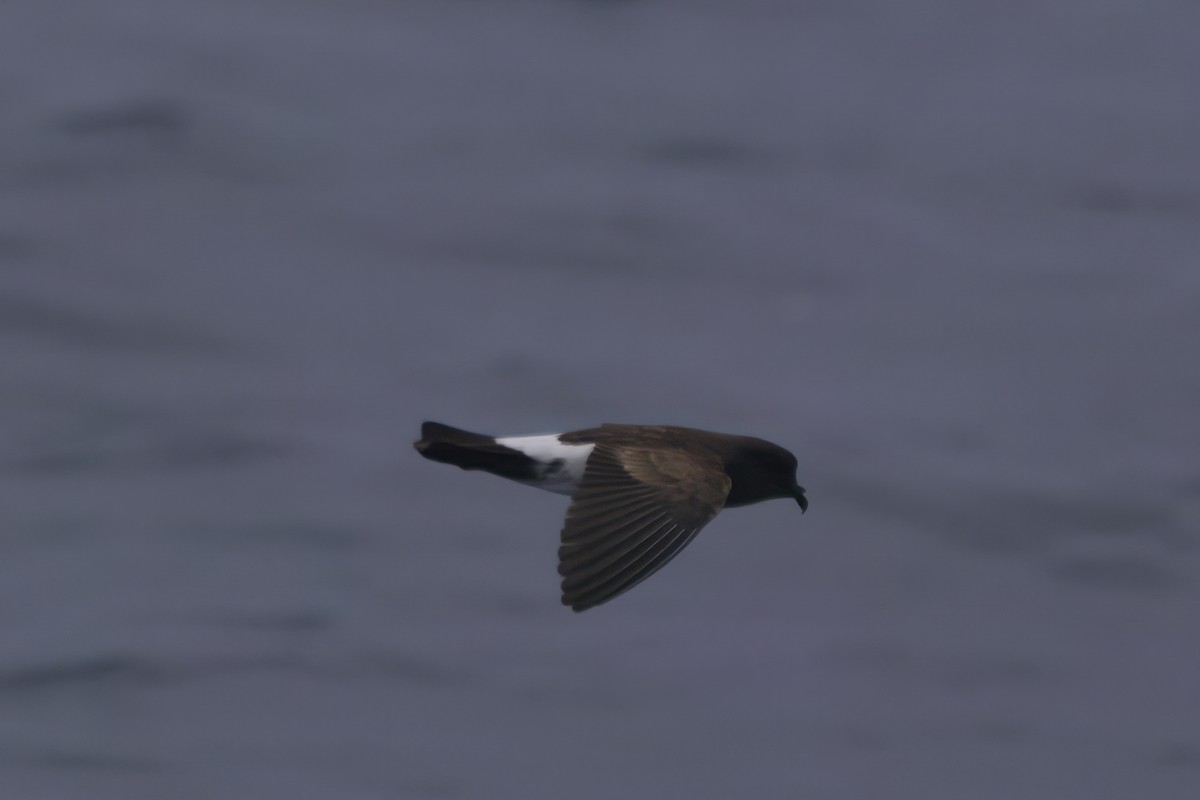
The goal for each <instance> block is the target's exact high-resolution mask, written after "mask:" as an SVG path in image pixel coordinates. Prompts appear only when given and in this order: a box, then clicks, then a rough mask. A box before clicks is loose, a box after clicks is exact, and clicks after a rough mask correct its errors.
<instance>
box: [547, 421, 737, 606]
mask: <svg viewBox="0 0 1200 800" xmlns="http://www.w3.org/2000/svg"><path fill="white" fill-rule="evenodd" d="M729 487H730V480H729V476H728V475H726V474H725V471H724V469H723V465H722V463H721V460H720V459H719V458H718V457H717V456H716V455H713V454H708V453H693V452H690V451H685V450H674V449H668V450H663V449H658V448H655V449H650V448H638V447H623V446H617V447H612V446H606V445H602V444H597V445H596V447H595V448H594V449H593V450H592V453H591V455H590V456H589V457H588V461H587V467H586V469H585V471H584V473H583V480H582V481H581V482H580V485H579V488H578V489H577V490H576V491H575V494H574V495H573V497H572V499H571V506H570V508H569V509H567V519H566V522H565V523H564V524H563V529H562V546H561V547H559V549H558V573H559V575H561V576H562V577H563V581H562V601H563V604H564V605H568V606H571V608H573V609H574V610H575V611H584V610H586V609H589V608H591V607H592V606H597V605H600V604H601V603H605V602H608V601H609V600H611V599H613V598H614V597H616V596H617V595H619V594H621V593H622V592H626V591H628V590H629V589H631V588H633V587H634V586H635V585H636V584H638V583H640V582H641V581H644V580H645V579H646V578H648V577H650V576H651V575H653V574H654V573H655V572H657V571H658V570H660V569H662V567H663V566H664V565H665V564H666V563H667V562H668V561H670V560H671V559H672V558H674V557H675V556H676V555H677V554H678V553H679V551H680V550H682V549H683V548H684V546H685V545H687V543H688V542H690V541H691V540H692V539H693V538H694V537H695V536H696V534H697V533H699V532H700V529H701V528H703V527H704V526H705V525H706V524H707V523H708V522H709V520H711V519H712V518H713V517H715V516H716V515H717V512H718V511H720V510H721V507H722V506H723V505H724V504H725V498H726V496H727V495H728V494H729Z"/></svg>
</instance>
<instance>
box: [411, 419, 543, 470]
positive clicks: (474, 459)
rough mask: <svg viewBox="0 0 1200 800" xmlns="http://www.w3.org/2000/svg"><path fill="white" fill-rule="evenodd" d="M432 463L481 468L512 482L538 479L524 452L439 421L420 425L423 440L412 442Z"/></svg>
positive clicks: (488, 437) (533, 464)
mask: <svg viewBox="0 0 1200 800" xmlns="http://www.w3.org/2000/svg"><path fill="white" fill-rule="evenodd" d="M413 447H415V448H416V449H417V452H418V453H420V454H421V455H423V456H425V458H428V459H429V460H430V461H440V462H442V463H443V464H453V465H454V466H456V467H460V468H462V469H482V470H485V471H487V472H491V473H494V474H496V475H500V476H503V477H505V478H512V479H513V480H531V479H533V478H534V477H536V468H535V467H536V465H535V463H534V462H533V460H532V459H530V458H529V457H528V456H526V455H525V454H524V453H522V452H520V451H518V450H513V449H512V448H510V447H505V446H504V445H500V444H496V439H495V438H494V437H491V436H484V435H483V434H480V433H471V432H470V431H464V430H462V429H460V428H453V427H451V426H449V425H443V424H441V423H440V422H425V423H422V425H421V438H420V440H418V441H416V442H414V443H413Z"/></svg>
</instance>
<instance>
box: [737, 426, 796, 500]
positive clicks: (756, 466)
mask: <svg viewBox="0 0 1200 800" xmlns="http://www.w3.org/2000/svg"><path fill="white" fill-rule="evenodd" d="M725 470H726V472H728V473H729V477H730V478H731V479H732V481H733V485H732V486H731V487H730V490H729V497H728V498H727V499H726V501H725V505H726V506H741V505H746V504H747V503H757V502H758V501H760V500H770V499H772V498H775V497H791V498H794V499H795V501H796V502H797V503H798V504H799V505H800V511H801V512H804V511H807V510H808V497H806V496H805V494H804V487H803V486H801V485H800V484H799V483H797V482H796V457H795V456H794V455H792V454H791V453H790V452H788V451H787V450H785V449H784V448H782V447H780V446H779V445H777V444H772V443H771V442H767V441H763V440H762V439H749V438H747V439H745V440H743V442H742V443H741V445H740V446H739V447H738V448H737V452H736V455H734V456H733V457H727V458H726V460H725Z"/></svg>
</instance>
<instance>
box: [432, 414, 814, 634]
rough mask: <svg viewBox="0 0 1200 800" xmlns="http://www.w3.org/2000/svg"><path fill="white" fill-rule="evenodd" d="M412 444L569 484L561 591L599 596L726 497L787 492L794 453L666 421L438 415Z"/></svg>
mask: <svg viewBox="0 0 1200 800" xmlns="http://www.w3.org/2000/svg"><path fill="white" fill-rule="evenodd" d="M414 446H415V447H416V448H417V452H419V453H420V454H421V455H423V456H424V457H425V458H428V459H431V460H433V461H441V462H443V463H446V464H454V465H455V466H457V467H461V468H462V469H481V470H484V471H485V472H490V473H492V474H493V475H499V476H500V477H502V478H508V479H510V480H514V481H518V482H520V483H526V484H529V485H530V486H536V487H538V488H540V489H546V490H548V491H551V492H558V493H559V494H567V495H570V496H571V506H570V508H568V509H567V519H566V522H565V523H564V524H563V529H562V535H561V541H562V546H561V547H559V548H558V574H559V575H561V576H562V579H563V580H562V602H563V604H564V605H568V606H570V607H571V608H573V609H574V610H575V611H584V610H586V609H589V608H591V607H592V606H598V605H600V604H601V603H606V602H608V601H609V600H611V599H613V598H614V597H616V596H617V595H619V594H621V593H622V592H626V591H628V590H629V589H632V588H633V587H634V586H636V585H637V584H638V583H640V582H642V581H644V580H645V579H646V578H648V577H650V576H651V575H653V574H654V573H655V572H657V571H658V570H659V569H661V568H662V567H663V566H664V565H665V564H666V563H667V562H668V561H670V560H671V559H672V558H674V557H675V556H676V555H677V554H678V553H679V551H680V550H682V549H683V548H684V546H686V545H687V543H688V542H690V541H691V540H692V539H693V538H695V536H696V534H697V533H699V532H700V529H701V528H703V527H704V526H705V525H706V524H708V522H709V521H710V520H711V519H712V518H713V517H715V516H716V515H717V512H719V511H720V510H721V509H722V508H723V507H726V506H730V507H731V506H744V505H748V504H749V503H757V502H759V501H760V500H770V499H772V498H776V497H791V498H794V499H795V500H796V502H797V503H799V504H800V510H801V511H807V510H808V498H807V497H805V494H804V487H803V486H800V485H798V484H797V483H796V457H795V456H793V455H792V454H791V453H789V452H788V451H787V450H785V449H783V448H782V447H780V446H779V445H776V444H771V443H770V442H767V441H763V440H762V439H755V438H753V437H751V436H732V435H730V434H726V433H711V432H709V431H701V430H696V429H694V428H680V427H676V426H672V425H601V426H600V427H599V428H588V429H586V430H581V431H572V432H570V433H559V434H550V435H546V436H506V437H492V436H483V435H481V434H478V433H469V432H468V431H464V430H459V429H458V428H452V427H450V426H449V425H442V424H440V423H437V422H426V423H424V424H423V425H422V426H421V440H420V441H418V442H416V443H415V445H414Z"/></svg>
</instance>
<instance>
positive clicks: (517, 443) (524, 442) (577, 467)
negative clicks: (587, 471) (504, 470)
mask: <svg viewBox="0 0 1200 800" xmlns="http://www.w3.org/2000/svg"><path fill="white" fill-rule="evenodd" d="M496 444H498V445H502V446H504V447H509V448H512V449H513V450H518V451H520V452H522V453H524V454H525V455H527V456H529V457H530V458H532V459H533V460H534V461H536V462H537V463H538V464H540V465H541V470H540V471H539V473H538V478H537V479H536V480H533V481H528V483H529V485H530V486H536V487H538V488H539V489H545V490H546V491H548V492H556V493H557V494H574V493H575V490H576V489H577V488H579V482H580V481H582V480H583V470H584V468H585V467H586V466H587V460H588V456H590V455H591V454H592V448H594V447H595V446H596V445H594V444H563V443H562V442H560V441H559V440H558V434H550V435H549V436H506V437H504V438H500V439H496ZM522 483H526V481H522Z"/></svg>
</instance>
